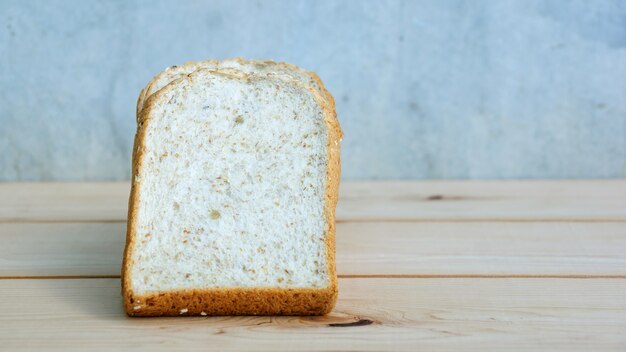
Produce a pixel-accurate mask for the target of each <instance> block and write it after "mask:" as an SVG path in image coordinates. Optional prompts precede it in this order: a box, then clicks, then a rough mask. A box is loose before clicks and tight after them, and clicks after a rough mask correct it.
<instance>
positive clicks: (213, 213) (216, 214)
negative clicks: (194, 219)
mask: <svg viewBox="0 0 626 352" xmlns="http://www.w3.org/2000/svg"><path fill="white" fill-rule="evenodd" d="M221 216H222V214H220V212H219V211H217V210H215V209H213V210H211V219H213V220H217V219H219V218H220V217H221Z"/></svg>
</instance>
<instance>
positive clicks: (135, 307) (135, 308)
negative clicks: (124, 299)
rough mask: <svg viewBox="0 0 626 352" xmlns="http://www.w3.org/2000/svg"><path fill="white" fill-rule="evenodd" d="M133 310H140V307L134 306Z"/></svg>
mask: <svg viewBox="0 0 626 352" xmlns="http://www.w3.org/2000/svg"><path fill="white" fill-rule="evenodd" d="M133 309H134V310H137V309H141V306H134V307H133Z"/></svg>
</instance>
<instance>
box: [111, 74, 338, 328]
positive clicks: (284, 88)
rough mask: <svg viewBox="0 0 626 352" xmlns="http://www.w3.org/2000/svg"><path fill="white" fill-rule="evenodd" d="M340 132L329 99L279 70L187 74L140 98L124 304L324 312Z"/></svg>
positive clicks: (187, 311) (176, 309)
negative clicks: (272, 71)
mask: <svg viewBox="0 0 626 352" xmlns="http://www.w3.org/2000/svg"><path fill="white" fill-rule="evenodd" d="M322 87H323V86H322ZM340 139H341V131H340V129H339V125H338V123H337V120H336V116H335V113H334V106H332V105H331V104H329V102H328V100H327V99H325V98H323V97H321V96H320V95H319V94H318V93H317V92H316V91H315V90H313V89H311V88H309V87H308V86H305V85H303V84H302V83H300V82H298V81H296V80H294V79H292V78H291V77H290V76H289V75H278V74H268V75H258V74H246V73H243V72H240V71H237V70H230V71H229V73H226V72H218V71H213V70H208V69H197V70H195V72H193V73H191V74H184V75H183V76H182V77H181V78H178V79H175V80H174V81H173V82H171V83H169V84H167V85H166V86H165V87H163V88H162V89H159V90H157V91H156V93H154V94H151V95H150V96H149V97H148V99H147V100H146V102H145V107H144V108H143V109H142V110H141V114H140V117H139V120H138V132H137V135H136V139H135V148H134V155H133V186H132V190H131V197H130V202H129V222H128V233H127V244H126V251H125V255H124V265H123V273H122V277H123V278H122V285H123V295H124V303H125V309H126V312H127V313H128V314H129V315H139V316H155V315H180V314H184V315H198V314H200V315H225V314H302V315H308V314H324V313H327V312H328V311H330V309H332V307H333V306H334V303H335V301H336V296H337V280H336V272H335V260H334V232H335V225H334V212H335V206H336V201H337V188H338V182H339V172H340V171H339V168H340V167H339V141H340Z"/></svg>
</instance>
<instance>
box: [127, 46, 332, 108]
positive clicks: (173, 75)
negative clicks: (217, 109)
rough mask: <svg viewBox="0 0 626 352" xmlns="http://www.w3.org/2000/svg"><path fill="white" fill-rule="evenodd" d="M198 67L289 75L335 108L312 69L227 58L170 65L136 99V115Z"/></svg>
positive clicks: (330, 97)
mask: <svg viewBox="0 0 626 352" xmlns="http://www.w3.org/2000/svg"><path fill="white" fill-rule="evenodd" d="M197 69H210V70H215V71H220V70H226V71H227V72H228V71H229V70H231V69H235V70H238V71H241V72H244V73H248V74H257V75H268V74H278V75H281V76H288V77H290V78H293V79H295V80H296V81H299V82H300V83H302V84H304V85H308V86H310V87H311V88H313V89H315V90H316V91H317V92H318V93H319V94H320V95H321V96H322V97H323V98H324V99H326V101H327V102H328V103H329V104H330V105H332V107H333V111H334V106H335V101H334V99H333V97H332V95H330V93H329V92H328V91H327V90H326V88H325V87H324V84H323V83H322V81H321V79H320V78H319V77H318V76H317V75H316V74H315V73H314V72H311V71H306V70H303V69H301V68H300V67H297V66H295V65H292V64H289V63H286V62H274V61H271V60H245V59H242V58H238V57H237V58H231V59H227V60H224V61H216V60H205V61H200V62H187V63H185V64H183V65H179V66H171V67H168V68H166V69H165V70H164V71H162V72H160V73H159V74H157V75H156V76H155V77H154V78H152V80H150V82H148V84H147V85H146V87H145V88H144V89H143V90H142V91H141V93H140V94H139V98H138V100H137V118H139V115H140V113H141V110H142V109H143V104H144V102H145V101H146V100H147V99H148V98H149V97H150V96H151V95H152V94H154V93H156V92H157V91H159V90H160V89H161V88H163V87H165V86H166V85H168V84H169V83H170V82H172V81H174V80H176V79H179V78H182V77H183V76H185V75H188V74H190V73H192V72H194V71H195V70H197Z"/></svg>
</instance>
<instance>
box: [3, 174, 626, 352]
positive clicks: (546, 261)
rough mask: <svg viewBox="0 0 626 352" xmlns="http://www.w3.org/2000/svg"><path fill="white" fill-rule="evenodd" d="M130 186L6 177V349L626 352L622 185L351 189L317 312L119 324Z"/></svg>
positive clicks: (123, 320) (358, 185) (440, 184)
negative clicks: (334, 276)
mask: <svg viewBox="0 0 626 352" xmlns="http://www.w3.org/2000/svg"><path fill="white" fill-rule="evenodd" d="M128 193H129V184H127V183H0V244H1V245H0V350H1V351H5V350H6V351H13V350H15V351H22V350H61V351H73V350H76V351H90V350H112V351H122V350H132V349H138V348H139V349H142V348H143V349H145V350H147V351H160V350H175V351H196V350H202V351H210V350H215V351H239V350H264V351H359V350H364V351H418V350H426V351H439V350H462V351H485V350H508V349H510V350H562V351H578V350H580V351H626V181H620V180H606V181H497V182H495V181H491V182H489V181H423V182H408V181H407V182H390V181H385V182H383V181H379V182H375V181H367V182H365V181H363V182H345V183H343V184H342V185H341V189H340V201H339V205H338V209H337V269H338V273H339V300H338V302H337V306H336V308H335V309H334V310H333V312H332V313H331V314H329V315H327V316H324V317H180V318H128V317H126V316H125V314H124V312H123V310H122V301H121V295H120V279H119V275H120V264H121V258H122V251H123V247H124V240H125V228H126V223H125V221H126V210H127V201H128Z"/></svg>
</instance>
